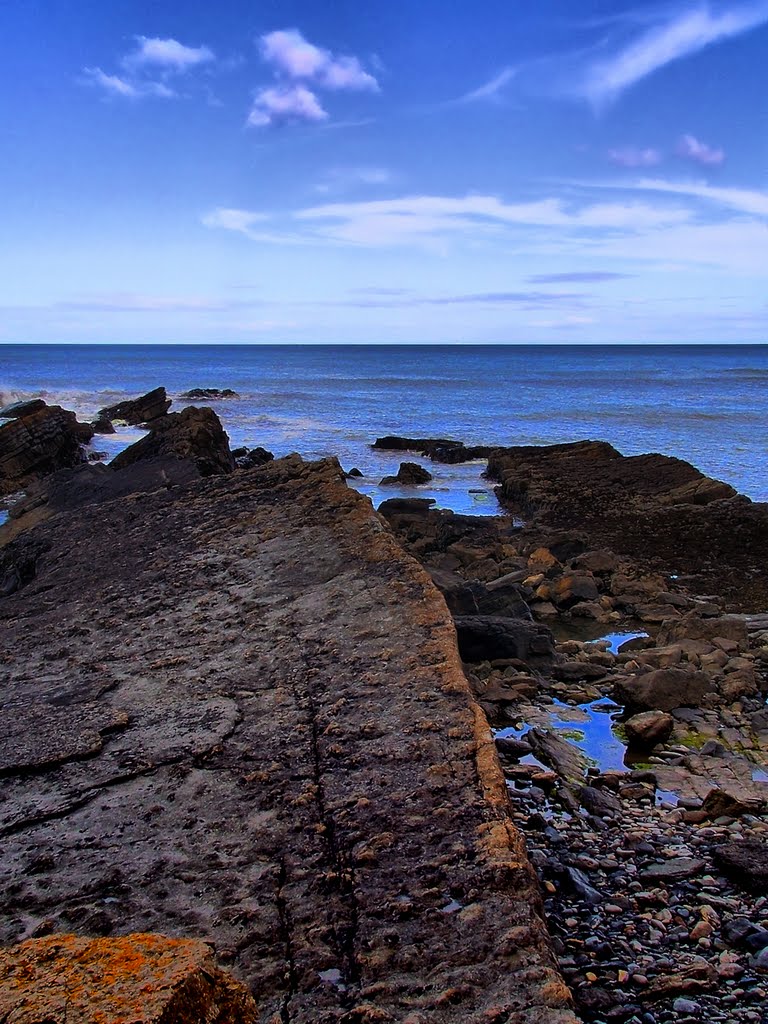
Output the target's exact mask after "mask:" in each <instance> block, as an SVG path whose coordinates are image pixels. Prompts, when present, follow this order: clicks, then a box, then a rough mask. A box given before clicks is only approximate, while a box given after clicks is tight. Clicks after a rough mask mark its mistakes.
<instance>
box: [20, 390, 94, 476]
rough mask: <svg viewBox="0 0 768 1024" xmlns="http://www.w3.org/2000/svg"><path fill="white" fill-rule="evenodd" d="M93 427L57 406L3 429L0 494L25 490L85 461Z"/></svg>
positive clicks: (35, 411) (33, 413) (35, 413)
mask: <svg viewBox="0 0 768 1024" xmlns="http://www.w3.org/2000/svg"><path fill="white" fill-rule="evenodd" d="M91 437H93V428H92V427H91V426H90V425H89V424H87V423H78V421H77V417H76V416H75V414H74V413H73V412H69V411H68V410H66V409H62V408H61V407H60V406H58V405H45V404H44V403H43V405H42V407H37V408H36V409H34V411H32V412H29V413H26V414H25V415H21V416H18V417H16V418H15V419H12V420H9V421H8V422H7V423H4V424H3V425H2V426H0V494H10V493H12V492H13V491H18V490H23V489H25V488H26V487H28V486H29V485H30V484H31V483H34V482H35V481H37V480H41V479H42V478H43V477H45V476H48V475H49V474H50V473H54V472H55V471H56V470H57V469H65V468H69V467H71V466H76V465H78V464H79V463H81V462H85V461H86V456H85V453H84V452H83V448H82V446H83V445H84V444H87V442H88V441H90V439H91Z"/></svg>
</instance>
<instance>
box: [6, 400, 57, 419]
mask: <svg viewBox="0 0 768 1024" xmlns="http://www.w3.org/2000/svg"><path fill="white" fill-rule="evenodd" d="M46 404H47V403H46V402H44V401H43V399H42V398H29V399H27V400H26V401H25V402H12V403H11V405H4V406H3V407H2V409H0V419H5V420H15V419H18V418H19V417H20V416H29V414H30V413H33V412H40V410H41V409H45V407H46Z"/></svg>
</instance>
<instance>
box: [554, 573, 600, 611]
mask: <svg viewBox="0 0 768 1024" xmlns="http://www.w3.org/2000/svg"><path fill="white" fill-rule="evenodd" d="M599 596H600V591H599V589H598V586H597V583H596V582H595V579H594V577H593V576H591V575H586V574H582V573H579V574H576V573H573V574H571V573H566V574H565V575H564V576H561V577H560V579H558V580H556V581H555V583H554V585H553V586H552V587H551V598H552V600H553V601H554V603H555V604H556V605H557V607H558V608H571V607H572V606H573V605H575V604H579V603H580V602H581V601H596V600H597V599H598V597H599Z"/></svg>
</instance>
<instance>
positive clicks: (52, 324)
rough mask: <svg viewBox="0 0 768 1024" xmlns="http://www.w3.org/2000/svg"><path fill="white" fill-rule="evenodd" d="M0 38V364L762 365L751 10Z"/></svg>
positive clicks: (465, 14) (68, 28) (101, 13)
mask: <svg viewBox="0 0 768 1024" xmlns="http://www.w3.org/2000/svg"><path fill="white" fill-rule="evenodd" d="M0 22H1V23H2V26H3V38H4V40H5V54H4V60H3V62H2V66H0V77H2V79H3V81H2V95H3V96H4V98H5V103H4V104H3V106H2V111H1V112H0V131H1V132H2V140H3V159H2V162H0V203H1V204H2V211H1V216H2V220H1V222H2V237H3V245H2V246H0V307H1V312H0V341H3V342H112V341H114V342H209V343H210V342H229V343H232V342H244V343H248V342H250V343H255V342H357V343H363V342H484V343H495V342H546V343H553V342H569V341H570V342H669V341H672V342H688V341H690V342H765V341H768V337H767V336H766V335H767V334H768V332H767V331H766V328H767V327H768V294H767V293H766V269H767V268H768V127H767V126H768V81H767V79H768V70H767V69H768V60H767V59H766V58H768V0H760V2H744V3H715V2H712V3H709V4H703V3H690V2H685V3H679V2H671V3H659V4H656V3H642V4H636V3H621V2H615V0H612V2H608V0H583V2H582V3H579V4H574V3H572V2H564V0H562V2H558V0H551V2H547V0H543V2H542V3H540V4H532V3H530V0H506V2H501V0H498V2H497V0H479V2H474V3H470V2H469V0H456V2H455V3H452V4H448V3H446V2H445V0H420V2H419V3H418V4H412V3H409V2H406V0H399V2H398V0H395V2H392V0H390V2H388V3H383V2H379V0H369V2H366V3H360V2H359V0H356V2H352V0H334V2H333V3H318V2H317V0H314V2H310V0H303V2H298V0H296V2H295V0H281V2H279V3H278V2H274V0H273V2H258V0H253V2H249V3H245V2H241V0H218V2H217V3H215V4H212V3H210V0H184V2H182V0H175V2H171V0H110V3H104V2H103V0H77V2H73V0H5V2H4V3H3V5H2V10H1V12H0Z"/></svg>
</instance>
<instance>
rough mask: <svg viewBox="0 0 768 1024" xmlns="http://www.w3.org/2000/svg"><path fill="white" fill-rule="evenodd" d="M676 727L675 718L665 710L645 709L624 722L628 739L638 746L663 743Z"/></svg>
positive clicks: (651, 745)
mask: <svg viewBox="0 0 768 1024" xmlns="http://www.w3.org/2000/svg"><path fill="white" fill-rule="evenodd" d="M674 727H675V720H674V718H673V717H672V715H668V714H666V712H664V711H643V712H641V713H640V714H639V715H633V716H632V717H631V718H628V719H627V721H626V722H625V723H624V728H625V730H626V733H627V739H628V740H629V742H630V744H631V745H634V746H638V747H654V746H656V744H657V743H663V742H664V741H665V740H668V739H669V737H670V736H671V735H672V730H673V729H674Z"/></svg>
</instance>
